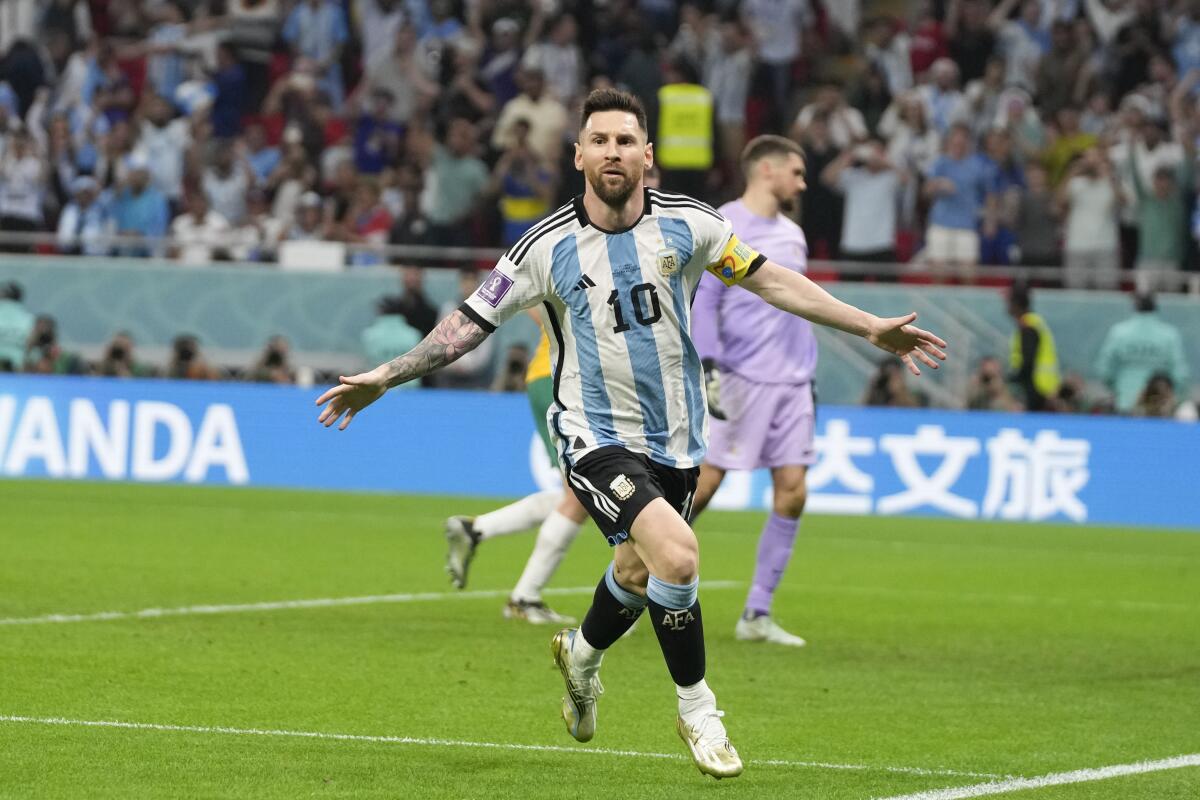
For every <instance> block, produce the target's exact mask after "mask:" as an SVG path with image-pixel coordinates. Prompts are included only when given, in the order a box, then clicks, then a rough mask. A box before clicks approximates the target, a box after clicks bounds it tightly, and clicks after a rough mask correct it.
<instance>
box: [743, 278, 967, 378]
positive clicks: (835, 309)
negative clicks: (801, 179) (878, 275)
mask: <svg viewBox="0 0 1200 800" xmlns="http://www.w3.org/2000/svg"><path fill="white" fill-rule="evenodd" d="M741 285H742V286H743V287H745V288H746V289H749V290H750V291H752V292H754V293H755V294H756V295H758V296H759V297H761V298H762V299H763V300H766V301H767V302H768V303H770V304H771V305H773V306H775V307H776V308H779V309H782V310H783V311H787V312H788V313H789V314H795V315H797V316H800V317H804V318H805V319H807V320H810V321H811V322H816V323H817V324H819V325H826V326H828V327H830V328H837V329H838V330H840V331H845V332H847V333H853V334H854V335H855V336H861V337H863V338H864V339H866V340H867V341H869V342H870V343H871V344H873V345H875V346H876V347H878V348H879V349H880V350H886V351H887V352H889V353H892V354H894V355H897V356H899V357H900V359H901V360H902V361H904V363H905V364H906V365H907V366H908V368H909V370H910V371H911V372H912V373H913V374H914V375H920V374H921V370H920V368H919V367H918V366H917V364H916V361H914V358H915V359H916V360H919V361H920V362H921V363H922V364H925V365H926V366H927V367H932V368H933V369H937V368H938V363H937V361H936V360H935V359H938V360H942V361H944V360H945V359H946V354H945V353H944V352H942V350H941V349H940V348H942V347H945V346H946V343H945V342H944V341H942V340H941V339H940V338H938V337H937V336H935V335H934V334H932V333H930V332H928V331H923V330H921V329H920V328H917V327H915V326H913V325H911V324H910V323H912V322H913V321H914V320H916V318H917V315H916V313H911V314H908V315H906V316H903V317H891V318H887V319H884V318H881V317H877V316H875V315H874V314H870V313H867V312H866V311H863V310H862V309H861V308H857V307H855V306H852V305H849V304H847V303H843V302H842V301H841V300H838V299H837V298H836V297H834V296H833V295H831V294H829V292H827V291H825V290H824V289H822V288H821V287H820V286H818V285H817V284H815V283H813V282H812V281H810V280H809V279H808V278H806V277H804V276H803V275H801V274H800V273H798V272H793V271H792V270H790V269H787V268H786V267H781V266H780V265H778V264H776V263H774V262H772V261H767V262H766V263H765V264H763V265H762V266H761V267H759V268H758V269H757V270H756V271H755V272H754V273H753V274H751V275H750V276H749V277H747V278H746V279H745V280H743V281H742V282H741Z"/></svg>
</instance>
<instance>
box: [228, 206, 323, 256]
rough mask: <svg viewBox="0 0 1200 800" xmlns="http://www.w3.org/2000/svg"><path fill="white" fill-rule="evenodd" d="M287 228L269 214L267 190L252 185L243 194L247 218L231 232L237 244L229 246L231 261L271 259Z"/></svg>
mask: <svg viewBox="0 0 1200 800" xmlns="http://www.w3.org/2000/svg"><path fill="white" fill-rule="evenodd" d="M318 208H319V206H318ZM286 232H287V231H286V226H285V225H284V223H283V221H282V220H280V219H277V218H276V217H274V216H272V215H271V203H270V201H269V200H268V198H267V193H266V192H264V191H263V190H262V189H251V190H250V191H249V192H247V194H246V221H245V223H244V224H243V225H242V226H241V227H240V228H238V229H237V230H236V231H234V232H233V237H232V238H233V239H234V240H235V241H236V242H237V244H235V245H232V246H231V247H230V249H229V255H230V257H231V258H232V259H233V260H234V261H274V260H275V250H276V248H277V247H278V246H279V241H280V240H281V239H282V238H283V235H284V233H286Z"/></svg>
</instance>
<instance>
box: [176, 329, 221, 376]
mask: <svg viewBox="0 0 1200 800" xmlns="http://www.w3.org/2000/svg"><path fill="white" fill-rule="evenodd" d="M167 377H168V378H176V379H180V380H189V381H216V380H220V379H221V376H220V374H219V373H218V372H217V370H216V369H215V368H213V367H212V366H210V365H209V363H208V361H206V360H205V358H204V356H203V355H202V354H201V353H200V340H199V339H197V338H196V337H195V336H193V335H191V334H190V333H183V334H180V335H179V336H176V337H175V341H174V342H173V343H172V345H171V363H170V364H168V365H167Z"/></svg>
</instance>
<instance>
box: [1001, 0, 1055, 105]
mask: <svg viewBox="0 0 1200 800" xmlns="http://www.w3.org/2000/svg"><path fill="white" fill-rule="evenodd" d="M1018 4H1019V5H1020V7H1021V11H1020V16H1018V17H1017V18H1016V19H1010V17H1011V16H1012V12H1013V9H1015V8H1016V7H1017V6H1018ZM988 27H990V28H991V29H992V30H993V31H994V32H995V33H996V37H997V38H998V39H999V40H1000V42H999V43H1000V52H1001V53H1003V54H1004V63H1005V72H1004V82H1005V83H1007V84H1008V85H1009V86H1020V87H1021V88H1023V89H1025V90H1026V91H1029V92H1032V91H1033V90H1034V86H1035V84H1036V79H1037V68H1038V63H1039V62H1040V61H1041V60H1042V56H1044V55H1045V54H1046V52H1047V51H1048V50H1049V49H1050V26H1049V22H1048V21H1047V23H1046V25H1044V26H1043V24H1042V6H1041V3H1040V2H1039V0H1001V2H1000V3H999V5H997V6H996V7H995V8H994V9H992V13H991V16H990V17H988Z"/></svg>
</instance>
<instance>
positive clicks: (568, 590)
mask: <svg viewBox="0 0 1200 800" xmlns="http://www.w3.org/2000/svg"><path fill="white" fill-rule="evenodd" d="M742 585H743V584H742V582H741V581H705V582H704V583H702V584H701V585H700V588H701V589H734V588H737V587H739V586H742ZM594 591H596V587H595V586H570V587H565V588H559V589H545V590H544V591H543V592H542V594H547V595H555V596H558V595H581V594H582V595H589V594H591V593H592V592H594ZM510 593H511V592H510V590H508V589H483V590H477V591H469V592H415V593H409V594H369V595H363V596H360V597H314V598H309V599H303V600H272V601H268V602H265V603H233V604H229V605H196V606H180V607H177V608H143V609H141V610H138V611H97V612H93V613H89V614H43V615H41V616H37V617H7V618H0V627H3V626H6V625H49V624H53V623H64V622H108V621H111V620H122V619H158V618H160V617H186V616H193V615H198V614H245V613H250V612H256V611H294V610H297V609H307V608H335V607H338V606H368V605H375V604H378V603H423V602H429V601H438V600H480V599H496V598H501V597H503V598H507V597H508V595H509V594H510Z"/></svg>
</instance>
